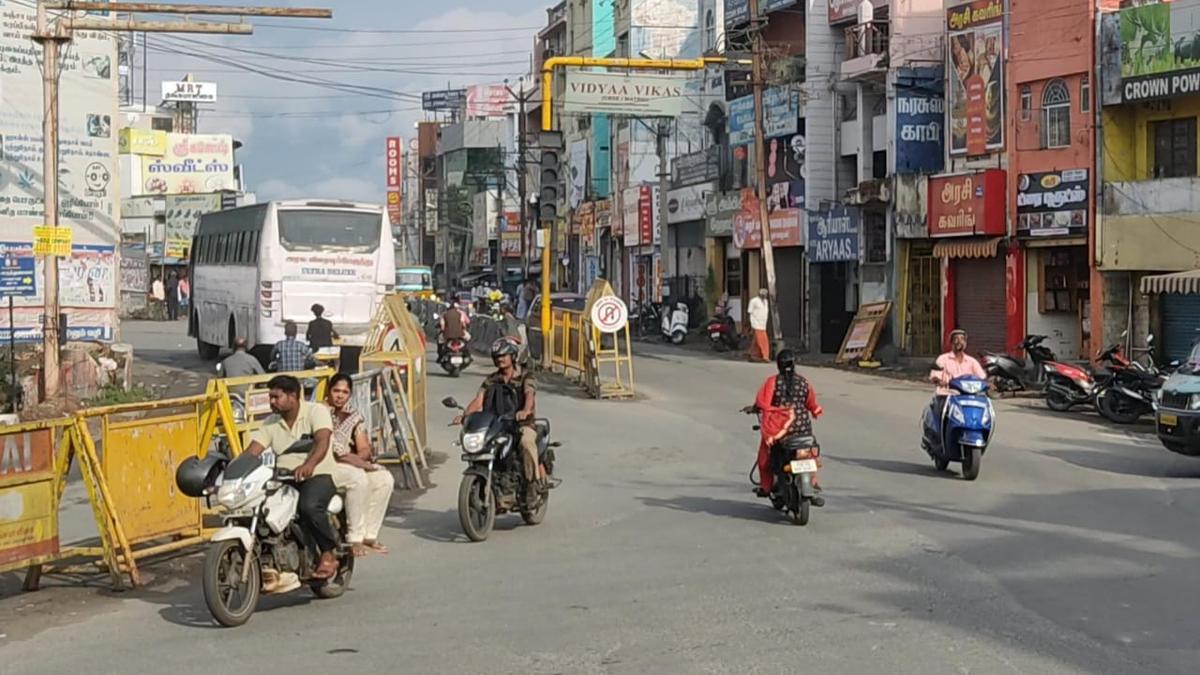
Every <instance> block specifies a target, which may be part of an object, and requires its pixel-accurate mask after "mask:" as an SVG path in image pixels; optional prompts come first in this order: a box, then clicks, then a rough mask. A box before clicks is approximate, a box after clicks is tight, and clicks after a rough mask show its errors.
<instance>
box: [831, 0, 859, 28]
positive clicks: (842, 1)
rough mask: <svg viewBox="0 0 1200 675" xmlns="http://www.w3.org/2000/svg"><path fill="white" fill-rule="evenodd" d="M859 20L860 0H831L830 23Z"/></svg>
mask: <svg viewBox="0 0 1200 675" xmlns="http://www.w3.org/2000/svg"><path fill="white" fill-rule="evenodd" d="M856 20H858V0H829V25H831V26H832V25H834V24H838V23H842V22H846V21H856Z"/></svg>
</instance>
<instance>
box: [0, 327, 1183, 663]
mask: <svg viewBox="0 0 1200 675" xmlns="http://www.w3.org/2000/svg"><path fill="white" fill-rule="evenodd" d="M653 350H654V351H653V352H652V353H650V354H648V355H645V356H643V357H641V358H640V359H639V361H638V375H639V378H640V380H639V384H640V388H641V390H642V392H644V394H645V395H646V400H645V401H643V402H640V403H636V404H629V403H624V404H622V403H599V402H592V401H584V400H580V399H578V398H575V397H573V396H571V395H568V393H566V392H561V391H558V392H555V391H552V390H548V391H546V392H545V393H544V394H543V396H542V397H541V401H540V402H541V410H542V412H544V413H547V414H549V416H550V417H551V418H552V419H553V421H554V428H555V433H556V436H557V438H558V439H559V440H562V441H564V442H565V443H566V444H567V447H566V448H564V449H563V450H562V451H561V452H560V463H559V469H560V474H561V476H562V477H563V478H564V479H565V481H566V482H565V484H564V485H563V487H562V488H561V489H559V490H558V491H556V492H555V493H554V498H553V502H552V504H551V507H550V513H549V516H548V518H547V520H546V522H545V523H544V524H543V525H541V526H538V527H536V528H531V527H525V526H518V525H517V524H516V522H519V519H517V521H516V522H514V520H513V519H512V518H511V517H510V518H506V519H504V520H502V521H501V522H500V523H499V531H497V532H496V533H494V534H493V537H492V539H490V540H489V541H487V542H485V543H483V544H469V543H466V541H465V538H464V537H463V536H462V535H461V533H460V532H459V529H458V523H457V520H456V516H455V511H454V508H455V496H456V490H457V484H458V473H459V468H460V466H459V464H458V461H457V454H456V453H453V452H450V453H449V455H450V457H449V459H448V460H447V461H446V462H445V463H444V464H442V465H441V466H440V467H438V468H437V469H436V471H435V474H434V478H435V481H436V482H437V486H436V487H435V488H434V489H433V490H431V491H430V492H428V493H426V494H425V495H423V496H422V497H420V499H418V500H417V501H416V502H415V503H401V502H400V501H397V502H396V504H395V505H394V506H395V508H394V509H393V513H392V514H391V516H390V517H389V519H388V529H387V530H386V531H385V535H386V539H387V543H389V544H390V545H391V546H392V549H393V553H392V554H391V555H390V556H387V557H373V558H370V559H368V560H367V561H366V562H365V563H364V564H363V566H362V567H361V568H360V569H359V571H358V573H357V574H356V576H355V587H354V589H353V591H352V592H351V593H349V594H348V595H347V596H346V597H344V598H342V599H341V600H337V601H332V602H317V601H313V600H310V599H309V598H308V597H307V596H305V595H293V596H289V597H287V598H284V599H276V600H272V601H266V602H264V603H263V607H262V608H261V611H260V613H258V614H256V615H255V617H254V619H253V620H252V621H251V622H250V624H248V625H247V626H245V627H243V628H241V629H237V630H218V629H215V628H212V627H211V622H210V621H209V619H208V617H207V615H206V612H205V609H204V606H203V601H202V599H201V597H200V592H199V588H198V585H195V584H192V585H189V584H180V585H177V586H175V587H170V588H166V589H158V590H155V591H151V592H146V593H143V594H133V595H130V596H128V597H127V598H126V599H123V600H120V601H112V605H111V606H110V607H106V610H105V611H104V612H101V613H94V614H91V615H88V616H86V617H81V618H79V619H78V620H75V622H74V623H71V624H70V625H65V626H62V627H59V628H52V629H48V630H44V631H42V632H40V633H38V634H36V635H35V636H33V637H31V638H28V639H23V640H20V641H16V640H12V639H9V640H7V642H8V644H5V642H6V641H5V640H2V639H0V645H3V646H0V659H3V663H4V664H5V666H6V669H8V670H9V671H10V672H19V673H23V674H25V673H29V674H32V673H61V672H70V671H76V672H78V671H86V672H89V673H108V672H113V673H115V672H154V671H157V670H160V669H161V667H162V664H163V663H164V660H166V659H169V662H170V663H171V670H172V671H173V672H175V673H178V674H180V675H183V674H185V673H206V672H211V670H212V669H213V668H214V667H215V666H216V665H218V664H229V663H245V664H249V665H250V666H251V667H252V668H256V669H259V670H264V671H268V672H312V671H314V670H315V669H318V668H342V669H349V672H366V671H367V670H368V669H370V670H384V669H387V670H389V671H396V670H398V671H405V672H485V671H487V672H503V673H510V672H521V673H581V672H582V673H646V672H682V673H696V672H709V673H794V672H825V673H867V672H872V673H881V672H886V673H1001V672H1030V673H1060V672H1078V673H1132V672H1147V673H1167V672H1181V673H1183V672H1195V663H1196V661H1197V657H1198V656H1200V654H1198V645H1197V635H1200V615H1197V613H1196V612H1195V611H1194V610H1193V607H1194V605H1193V604H1192V599H1193V598H1194V597H1195V595H1196V592H1197V590H1200V570H1198V567H1197V565H1195V564H1194V560H1195V558H1196V554H1197V550H1198V549H1200V534H1197V528H1196V527H1195V526H1194V522H1195V521H1194V520H1193V519H1194V518H1195V517H1196V516H1197V512H1198V511H1200V491H1198V489H1197V488H1198V487H1200V482H1198V481H1197V477H1200V463H1193V462H1190V461H1188V460H1186V459H1185V458H1176V457H1175V456H1172V455H1170V454H1168V453H1167V452H1166V451H1164V450H1162V449H1161V448H1159V447H1157V445H1156V444H1155V443H1154V442H1153V439H1152V438H1151V437H1147V436H1145V435H1144V434H1141V435H1127V434H1126V433H1124V432H1119V431H1115V430H1113V429H1111V428H1109V427H1105V426H1102V425H1101V424H1099V423H1098V422H1096V421H1093V420H1091V419H1088V418H1086V417H1083V416H1075V417H1063V416H1056V415H1053V414H1051V413H1049V412H1044V411H1040V410H1035V409H1029V408H1028V407H1022V406H1016V405H1012V404H1008V403H1005V404H1002V405H1001V407H1000V413H999V417H1000V419H999V424H1000V427H999V433H1000V435H999V437H998V440H997V442H996V444H995V445H994V446H993V447H992V449H991V450H989V453H988V455H987V458H986V460H985V463H984V467H983V472H982V475H981V477H980V479H979V481H978V482H976V483H966V482H964V481H962V480H960V479H958V478H957V477H955V476H950V475H939V474H936V473H934V471H933V469H932V466H931V464H930V462H929V461H928V460H927V459H925V458H924V457H923V455H922V454H921V453H920V452H919V450H917V448H916V432H917V414H918V411H919V409H920V408H921V406H922V405H923V404H925V403H926V401H927V398H928V393H927V391H926V390H925V389H924V388H921V387H919V386H914V385H911V384H908V383H904V382H899V381H892V380H886V379H880V378H874V377H870V376H866V375H858V374H848V373H844V372H839V371H832V370H812V371H811V372H810V373H809V375H810V376H811V378H812V380H813V382H814V383H815V386H816V387H817V390H818V392H819V394H820V396H821V398H822V402H823V404H824V406H825V408H826V411H827V415H826V417H825V418H824V419H822V420H821V421H820V422H819V423H818V426H817V433H818V435H819V437H820V438H821V440H822V442H823V448H824V450H825V453H826V459H827V462H826V471H825V474H824V482H825V483H826V488H827V490H828V497H829V506H827V507H826V508H825V509H823V510H820V511H816V512H815V513H814V517H813V521H812V523H811V524H810V525H809V526H808V527H807V528H798V527H795V526H792V525H790V524H787V523H785V522H784V521H783V520H781V519H780V518H779V517H778V515H777V514H776V513H775V512H773V511H771V510H770V509H769V508H768V507H767V506H765V505H764V504H763V503H762V502H760V501H757V500H755V499H754V498H753V497H752V495H750V493H749V486H748V484H747V479H746V473H747V471H748V469H749V467H750V464H751V462H752V457H753V448H754V443H755V436H754V433H753V432H752V431H751V430H750V428H749V427H750V424H751V420H750V419H749V418H746V417H745V416H742V415H739V414H738V413H736V412H735V410H736V409H737V408H738V407H740V406H742V405H745V404H746V403H748V402H749V399H750V398H751V397H752V395H753V394H752V392H753V391H754V390H755V389H756V387H757V385H758V383H759V382H760V381H761V379H762V377H764V376H765V375H766V374H767V372H768V371H767V370H766V369H765V368H764V367H761V366H751V365H748V364H743V363H736V362H731V361H719V360H709V359H706V358H704V357H703V356H702V355H697V354H693V353H683V352H678V351H670V348H665V347H663V348H659V347H655V348H653ZM477 374H478V373H477V372H473V373H468V375H477ZM473 386H474V380H473V378H472V377H469V376H468V377H465V378H463V379H461V380H450V379H445V378H434V379H433V380H432V381H431V390H430V398H431V399H435V400H436V399H437V398H440V397H441V396H444V395H447V394H454V395H456V396H458V397H460V398H465V397H467V396H468V395H469V394H470V392H471V390H472V387H473ZM433 414H434V415H438V414H439V413H438V411H434V413H433ZM430 427H431V429H432V430H433V434H434V437H433V439H432V443H433V446H434V447H435V448H437V449H438V450H440V451H442V452H446V451H447V450H449V449H450V448H449V442H450V441H451V440H452V436H451V432H450V430H448V429H446V428H445V427H443V426H441V425H440V424H437V423H436V418H435V419H434V420H433V423H431V425H430ZM51 592H52V593H53V592H55V591H51ZM11 601H13V599H9V600H7V601H5V602H11Z"/></svg>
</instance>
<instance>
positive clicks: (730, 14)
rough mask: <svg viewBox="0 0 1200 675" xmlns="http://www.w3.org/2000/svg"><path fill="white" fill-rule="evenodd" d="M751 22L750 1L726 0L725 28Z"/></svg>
mask: <svg viewBox="0 0 1200 675" xmlns="http://www.w3.org/2000/svg"><path fill="white" fill-rule="evenodd" d="M749 20H750V0H725V26H726V27H727V28H733V27H735V26H740V25H742V24H744V23H746V22H747V21H749Z"/></svg>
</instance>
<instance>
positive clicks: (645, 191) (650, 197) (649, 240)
mask: <svg viewBox="0 0 1200 675" xmlns="http://www.w3.org/2000/svg"><path fill="white" fill-rule="evenodd" d="M638 232H639V233H640V241H639V242H638V243H640V244H641V245H643V246H646V245H649V244H653V243H655V240H656V237H655V235H656V234H658V233H657V232H655V230H654V191H653V190H651V189H650V187H649V186H647V185H643V186H642V187H640V188H638Z"/></svg>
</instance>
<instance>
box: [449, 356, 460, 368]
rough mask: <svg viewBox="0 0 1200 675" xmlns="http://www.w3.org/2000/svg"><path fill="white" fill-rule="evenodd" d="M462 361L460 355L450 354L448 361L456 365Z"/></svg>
mask: <svg viewBox="0 0 1200 675" xmlns="http://www.w3.org/2000/svg"><path fill="white" fill-rule="evenodd" d="M462 362H463V357H461V356H451V357H450V363H452V364H454V365H456V366H458V365H462Z"/></svg>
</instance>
